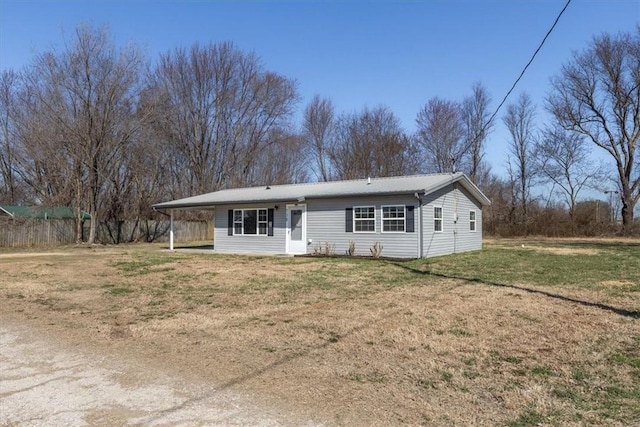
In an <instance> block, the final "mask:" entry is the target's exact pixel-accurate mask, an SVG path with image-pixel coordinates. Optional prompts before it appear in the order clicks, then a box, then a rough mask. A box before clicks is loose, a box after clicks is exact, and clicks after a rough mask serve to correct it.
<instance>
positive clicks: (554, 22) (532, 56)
mask: <svg viewBox="0 0 640 427" xmlns="http://www.w3.org/2000/svg"><path fill="white" fill-rule="evenodd" d="M569 3H571V0H567V3H566V4H565V5H564V7H563V8H562V10H561V11H560V13H559V14H558V16H557V17H556V20H555V21H553V25H551V28H549V31H547V34H545V36H544V38H543V39H542V41H541V42H540V45H539V46H538V48H537V49H536V50H535V52H533V55H531V59H529V62H527V65H525V66H524V68H523V69H522V72H521V73H520V75H519V76H518V78H517V79H516V81H515V82H513V85H512V86H511V89H509V91H508V92H507V94H506V95H505V96H504V98H502V101H501V102H500V105H498V108H496V111H494V112H493V114H492V115H491V117H490V118H489V120H488V121H487V123H485V125H484V126H483V127H482V130H481V131H480V133H479V135H483V134H484V132H485V131H486V130H487V128H488V127H489V125H490V124H491V123H492V122H493V119H495V118H496V116H497V115H498V111H500V108H502V106H503V105H504V103H505V102H506V101H507V98H508V97H509V95H511V92H513V90H514V89H515V88H516V85H517V84H518V82H519V81H520V79H522V76H524V73H525V72H526V71H527V69H528V68H529V66H530V65H531V63H532V62H533V60H534V59H535V57H536V55H538V52H540V49H542V46H543V45H544V43H545V42H546V41H547V38H548V37H549V35H551V33H552V32H553V29H554V28H555V27H556V25H557V24H558V21H559V20H560V17H561V16H562V14H563V13H564V11H565V10H567V7H569Z"/></svg>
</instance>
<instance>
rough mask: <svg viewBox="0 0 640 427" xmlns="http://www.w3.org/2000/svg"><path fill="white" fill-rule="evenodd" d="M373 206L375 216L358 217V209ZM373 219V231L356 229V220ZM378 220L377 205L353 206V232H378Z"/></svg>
mask: <svg viewBox="0 0 640 427" xmlns="http://www.w3.org/2000/svg"><path fill="white" fill-rule="evenodd" d="M371 208H373V218H366V219H364V218H357V219H356V209H371ZM372 219H373V231H356V221H371V220H372ZM376 220H377V214H376V207H375V206H354V207H353V232H354V233H358V234H375V233H376V229H377V228H378V227H376Z"/></svg>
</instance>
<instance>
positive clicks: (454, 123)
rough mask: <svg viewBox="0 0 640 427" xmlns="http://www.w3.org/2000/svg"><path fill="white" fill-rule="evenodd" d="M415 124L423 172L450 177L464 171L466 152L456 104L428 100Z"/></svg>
mask: <svg viewBox="0 0 640 427" xmlns="http://www.w3.org/2000/svg"><path fill="white" fill-rule="evenodd" d="M416 124H417V127H418V130H417V133H416V139H417V141H418V143H419V144H420V146H421V147H422V150H423V152H424V159H425V161H426V167H425V168H424V169H425V170H426V171H427V172H438V173H453V172H456V171H457V170H461V169H463V168H464V163H465V162H466V161H467V159H468V154H469V152H468V146H467V141H466V140H465V129H464V126H463V121H462V113H461V108H460V105H459V104H458V103H456V102H452V101H447V100H444V99H440V98H437V97H436V98H432V99H430V100H429V101H428V102H427V103H426V104H425V105H424V107H422V109H420V111H419V112H418V116H417V118H416Z"/></svg>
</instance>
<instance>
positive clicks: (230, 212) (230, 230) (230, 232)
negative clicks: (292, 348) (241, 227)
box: [227, 209, 233, 236]
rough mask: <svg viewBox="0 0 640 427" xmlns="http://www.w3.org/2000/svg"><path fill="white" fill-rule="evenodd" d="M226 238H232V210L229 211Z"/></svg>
mask: <svg viewBox="0 0 640 427" xmlns="http://www.w3.org/2000/svg"><path fill="white" fill-rule="evenodd" d="M227 236H233V209H229V222H228V224H227Z"/></svg>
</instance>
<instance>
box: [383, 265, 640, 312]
mask: <svg viewBox="0 0 640 427" xmlns="http://www.w3.org/2000/svg"><path fill="white" fill-rule="evenodd" d="M393 265H395V266H397V267H400V268H403V269H405V270H409V271H410V272H411V273H413V274H419V275H422V276H434V277H442V278H445V279H456V280H464V281H466V282H470V283H480V284H483V285H488V286H495V287H499V288H509V289H517V290H520V291H525V292H529V293H531V294H538V295H544V296H546V297H549V298H554V299H558V300H561V301H566V302H572V303H575V304H579V305H583V306H585V307H594V308H599V309H601V310H606V311H610V312H612V313H615V314H618V315H620V316H625V317H631V318H632V319H640V311H637V310H627V309H626V308H619V307H613V306H610V305H607V304H602V303H599V302H591V301H583V300H579V299H577V298H571V297H568V296H564V295H559V294H554V293H552V292H548V291H543V290H540V289H532V288H525V287H522V286H516V285H509V284H506V283H496V282H491V281H488V280H482V279H480V278H478V277H472V278H469V277H459V276H454V275H448V274H442V273H435V272H433V271H424V270H418V269H416V268H413V267H410V266H408V265H403V264H400V263H393Z"/></svg>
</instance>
